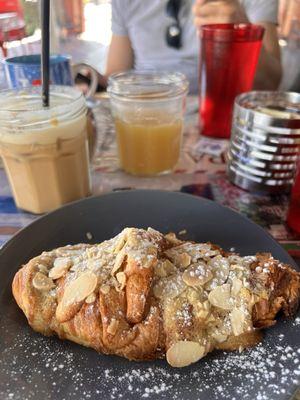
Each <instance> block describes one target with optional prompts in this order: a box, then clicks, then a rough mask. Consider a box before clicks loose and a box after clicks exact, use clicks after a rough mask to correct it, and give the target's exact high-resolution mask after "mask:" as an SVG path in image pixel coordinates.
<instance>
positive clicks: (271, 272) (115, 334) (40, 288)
mask: <svg viewBox="0 0 300 400" xmlns="http://www.w3.org/2000/svg"><path fill="white" fill-rule="evenodd" d="M12 290H13V295H14V297H15V299H16V301H17V303H18V305H19V307H20V308H21V309H22V310H23V312H24V314H25V315H26V317H27V319H28V322H29V324H30V325H31V326H32V328H33V329H34V330H35V331H37V332H40V333H42V334H44V335H54V334H56V335H58V336H59V337H60V338H61V339H69V340H72V341H74V342H76V343H79V344H82V345H84V346H88V347H92V348H93V349H95V350H97V351H98V352H101V353H104V354H116V355H119V356H123V357H126V358H128V359H130V360H149V359H155V358H163V357H165V356H166V358H167V361H168V362H169V364H171V365H172V366H174V367H183V366H186V365H189V364H191V363H193V362H196V361H198V360H199V359H201V358H202V357H204V356H205V355H206V354H207V353H208V352H210V351H212V350H214V349H224V350H235V349H239V350H242V349H243V348H245V347H248V346H253V345H255V344H257V343H258V342H259V341H260V340H261V337H262V334H261V328H265V327H268V326H271V325H273V324H275V322H276V320H275V318H276V316H277V314H278V313H279V312H280V311H282V312H283V313H284V314H285V315H286V316H291V315H293V314H294V313H295V312H296V310H297V307H298V303H299V297H300V274H299V273H298V272H296V271H295V270H293V269H292V268H291V267H290V266H288V265H285V264H282V263H280V262H279V261H277V260H275V259H274V258H273V257H272V256H271V255H270V254H257V255H255V256H247V257H241V256H239V255H238V254H234V253H225V252H224V251H223V250H222V249H221V248H219V247H218V246H215V245H212V244H211V243H193V242H189V241H181V240H179V239H178V238H176V236H175V235H174V234H168V235H163V234H161V233H159V232H158V231H155V230H154V229H152V228H148V230H143V229H137V228H126V229H124V230H123V231H122V232H121V233H120V234H119V235H117V236H116V237H114V238H113V239H110V240H107V241H105V242H102V243H100V244H96V245H89V244H78V245H74V246H71V245H69V246H65V247H61V248H58V249H55V250H52V251H49V252H43V253H42V254H41V255H39V256H38V257H35V258H33V259H32V260H30V261H29V262H28V263H27V264H26V265H24V266H23V267H22V268H21V269H20V270H19V271H18V272H17V274H16V275H15V277H14V280H13V284H12Z"/></svg>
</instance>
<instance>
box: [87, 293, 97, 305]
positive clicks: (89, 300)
mask: <svg viewBox="0 0 300 400" xmlns="http://www.w3.org/2000/svg"><path fill="white" fill-rule="evenodd" d="M95 300H96V295H95V293H91V294H90V295H89V296H88V297H87V298H86V299H85V302H86V303H87V304H91V303H94V301H95Z"/></svg>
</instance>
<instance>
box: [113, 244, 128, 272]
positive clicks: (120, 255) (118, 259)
mask: <svg viewBox="0 0 300 400" xmlns="http://www.w3.org/2000/svg"><path fill="white" fill-rule="evenodd" d="M125 257H126V254H125V252H124V251H123V250H121V251H120V253H118V254H117V257H116V259H115V263H114V266H113V269H112V270H111V275H112V276H113V275H115V273H116V272H117V271H118V270H119V269H120V268H121V266H122V264H123V261H124V260H125Z"/></svg>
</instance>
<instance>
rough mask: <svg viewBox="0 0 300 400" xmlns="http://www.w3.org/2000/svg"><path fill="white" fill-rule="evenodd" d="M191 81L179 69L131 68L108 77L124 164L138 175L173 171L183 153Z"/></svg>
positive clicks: (125, 167) (123, 166) (131, 172)
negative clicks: (172, 71)
mask: <svg viewBox="0 0 300 400" xmlns="http://www.w3.org/2000/svg"><path fill="white" fill-rule="evenodd" d="M187 91H188V82H187V79H186V78H185V76H184V75H182V74H179V73H160V74H158V73H151V72H136V71H128V72H123V73H119V74H115V75H112V76H111V77H110V78H109V86H108V92H109V95H110V101H111V108H112V114H113V117H114V121H115V127H116V134H117V141H118V150H119V158H120V164H121V167H122V168H123V169H124V171H126V172H128V173H130V174H133V175H139V176H151V175H157V174H163V173H167V172H170V171H172V169H173V168H174V167H175V165H176V163H177V161H178V159H179V154H180V146H181V138H182V130H183V113H184V105H185V98H186V94H187Z"/></svg>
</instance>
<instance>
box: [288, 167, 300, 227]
mask: <svg viewBox="0 0 300 400" xmlns="http://www.w3.org/2000/svg"><path fill="white" fill-rule="evenodd" d="M287 223H288V225H289V227H290V228H292V229H293V230H294V231H296V232H297V233H300V161H299V163H298V172H297V175H296V179H295V183H294V186H293V189H292V193H291V201H290V206H289V210H288V215H287Z"/></svg>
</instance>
